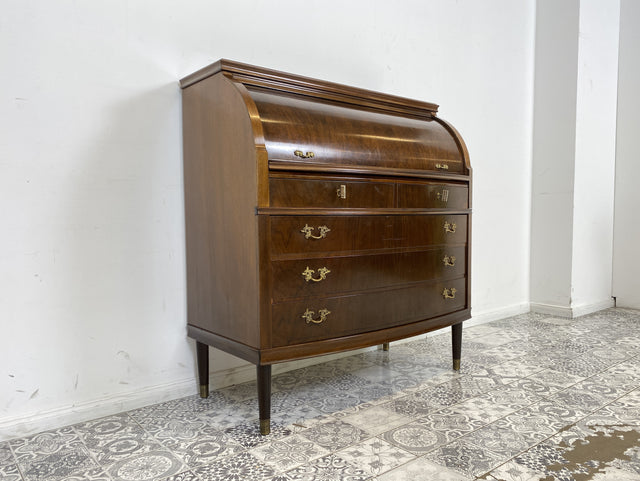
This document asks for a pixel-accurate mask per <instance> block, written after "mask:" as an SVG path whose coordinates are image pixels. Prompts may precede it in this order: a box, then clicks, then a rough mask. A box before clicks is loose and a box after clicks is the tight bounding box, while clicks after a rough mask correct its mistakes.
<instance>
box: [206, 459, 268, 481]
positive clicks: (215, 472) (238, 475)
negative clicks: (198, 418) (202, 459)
mask: <svg viewBox="0 0 640 481" xmlns="http://www.w3.org/2000/svg"><path fill="white" fill-rule="evenodd" d="M193 472H194V473H195V474H196V475H197V476H198V477H199V478H200V479H202V480H207V481H240V480H245V479H246V480H251V481H270V480H271V478H272V477H273V476H274V475H275V474H276V473H275V471H274V469H273V468H272V467H270V466H268V465H266V464H264V463H262V462H261V461H260V460H259V459H257V458H256V457H255V456H253V455H251V454H250V453H248V452H244V453H240V454H238V455H236V456H231V457H228V458H223V459H221V460H219V461H216V462H213V463H211V464H207V465H206V466H202V467H200V468H196V469H194V470H193Z"/></svg>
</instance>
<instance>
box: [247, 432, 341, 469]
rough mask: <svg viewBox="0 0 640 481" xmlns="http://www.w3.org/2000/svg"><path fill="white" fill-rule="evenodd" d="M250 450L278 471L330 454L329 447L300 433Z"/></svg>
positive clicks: (257, 457)
mask: <svg viewBox="0 0 640 481" xmlns="http://www.w3.org/2000/svg"><path fill="white" fill-rule="evenodd" d="M249 452H250V453H251V454H252V455H253V456H254V457H255V458H256V459H258V460H260V461H261V462H262V463H264V464H267V465H269V466H271V467H272V468H273V469H274V471H275V472H277V473H279V472H284V471H288V470H290V469H293V468H296V467H298V466H301V465H303V464H308V463H309V462H311V461H313V460H314V459H317V458H320V457H322V456H326V455H327V454H329V450H328V449H325V448H323V447H322V446H319V445H318V444H316V443H313V442H311V441H309V440H308V439H307V438H304V437H302V436H300V435H295V436H289V437H286V438H283V439H279V440H275V441H272V442H269V443H265V444H262V445H260V446H258V447H256V448H253V449H251V450H250V451H249Z"/></svg>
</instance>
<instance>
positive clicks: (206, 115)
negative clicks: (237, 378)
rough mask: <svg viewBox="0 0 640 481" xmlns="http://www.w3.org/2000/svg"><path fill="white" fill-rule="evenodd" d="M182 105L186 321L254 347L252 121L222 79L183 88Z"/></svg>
mask: <svg viewBox="0 0 640 481" xmlns="http://www.w3.org/2000/svg"><path fill="white" fill-rule="evenodd" d="M182 103H183V120H182V122H183V139H184V140H183V142H184V184H185V210H186V216H185V223H186V226H185V227H186V253H187V319H188V323H189V324H191V325H194V326H197V327H200V328H202V329H205V330H210V331H212V332H216V333H218V334H221V335H223V336H226V337H229V338H231V339H236V340H238V341H240V342H243V343H245V344H248V345H251V346H256V347H257V346H258V345H259V332H258V330H257V329H256V324H255V323H256V319H257V318H258V301H259V296H260V293H259V290H260V286H259V283H258V278H257V276H256V274H257V272H258V243H259V238H258V228H257V225H258V220H257V217H256V215H255V209H256V204H257V201H258V185H257V184H256V182H255V179H257V178H258V172H257V170H258V167H257V166H258V164H257V162H256V159H257V158H258V155H259V154H258V152H257V148H256V145H255V143H254V132H253V128H252V125H251V119H250V117H249V116H248V115H247V108H246V106H245V103H244V100H243V98H242V95H241V93H240V92H239V91H238V89H237V88H236V87H235V86H234V85H233V83H232V82H230V81H229V80H228V79H226V78H225V77H222V76H217V77H210V78H207V79H206V80H204V81H202V82H200V83H197V84H194V85H192V86H191V87H190V88H189V89H186V90H184V91H183V96H182ZM230 139H235V140H234V141H233V142H230V141H229V140H230ZM247 178H252V179H254V181H253V182H246V179H247ZM232 186H235V188H232Z"/></svg>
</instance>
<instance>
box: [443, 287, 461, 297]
mask: <svg viewBox="0 0 640 481" xmlns="http://www.w3.org/2000/svg"><path fill="white" fill-rule="evenodd" d="M456 292H458V291H457V290H456V288H455V287H452V288H451V289H447V288H446V287H445V289H444V291H442V297H444V298H445V299H455V298H456Z"/></svg>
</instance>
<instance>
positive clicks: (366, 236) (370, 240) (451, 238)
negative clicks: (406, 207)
mask: <svg viewBox="0 0 640 481" xmlns="http://www.w3.org/2000/svg"><path fill="white" fill-rule="evenodd" d="M466 242H467V216H466V215H448V214H432V215H389V216H386V215H379V216H374V215H358V216H272V217H271V242H270V247H271V255H272V258H273V257H277V256H279V255H292V254H299V253H300V254H307V253H314V252H332V251H339V252H347V251H348V252H353V251H366V250H377V249H390V248H402V247H407V248H409V247H411V248H415V247H429V246H436V245H440V244H465V243H466Z"/></svg>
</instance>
